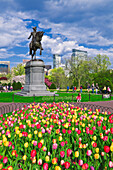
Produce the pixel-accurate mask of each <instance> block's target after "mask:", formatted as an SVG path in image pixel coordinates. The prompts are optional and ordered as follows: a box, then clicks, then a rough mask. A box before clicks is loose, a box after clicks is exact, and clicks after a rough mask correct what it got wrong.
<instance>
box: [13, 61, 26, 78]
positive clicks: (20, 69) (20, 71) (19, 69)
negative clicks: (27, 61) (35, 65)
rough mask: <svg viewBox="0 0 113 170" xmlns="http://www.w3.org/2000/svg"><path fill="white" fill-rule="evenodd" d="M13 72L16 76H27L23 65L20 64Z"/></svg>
mask: <svg viewBox="0 0 113 170" xmlns="http://www.w3.org/2000/svg"><path fill="white" fill-rule="evenodd" d="M13 72H14V76H18V75H20V76H21V75H24V74H25V69H24V66H23V65H22V64H18V65H17V67H13Z"/></svg>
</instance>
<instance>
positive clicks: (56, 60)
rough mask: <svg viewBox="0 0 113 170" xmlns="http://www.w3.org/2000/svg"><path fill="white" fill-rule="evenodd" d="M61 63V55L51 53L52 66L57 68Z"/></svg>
mask: <svg viewBox="0 0 113 170" xmlns="http://www.w3.org/2000/svg"><path fill="white" fill-rule="evenodd" d="M60 65H61V56H60V55H59V54H53V68H58V67H60Z"/></svg>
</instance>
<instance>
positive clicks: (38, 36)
mask: <svg viewBox="0 0 113 170" xmlns="http://www.w3.org/2000/svg"><path fill="white" fill-rule="evenodd" d="M36 30H37V27H33V32H31V34H30V36H29V37H28V39H30V38H31V37H32V40H31V42H30V44H29V54H30V55H31V56H32V60H33V57H34V56H35V57H34V59H36V50H37V49H40V55H42V50H43V48H42V44H41V40H42V37H43V34H44V32H43V31H38V32H37V31H36ZM32 51H33V52H32Z"/></svg>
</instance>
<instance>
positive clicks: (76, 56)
mask: <svg viewBox="0 0 113 170" xmlns="http://www.w3.org/2000/svg"><path fill="white" fill-rule="evenodd" d="M80 60H83V61H85V60H87V51H83V50H77V49H72V56H71V61H72V62H73V63H77V62H78V61H80Z"/></svg>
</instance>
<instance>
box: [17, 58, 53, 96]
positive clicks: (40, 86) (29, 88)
mask: <svg viewBox="0 0 113 170" xmlns="http://www.w3.org/2000/svg"><path fill="white" fill-rule="evenodd" d="M44 68H45V65H44V62H43V60H39V59H37V60H31V61H28V62H27V63H26V66H25V85H24V88H23V90H22V91H21V92H18V93H16V94H17V95H21V96H33V95H35V96H53V95H54V94H55V93H54V92H52V93H51V92H50V91H47V90H46V85H45V82H44V79H45V78H44Z"/></svg>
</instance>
